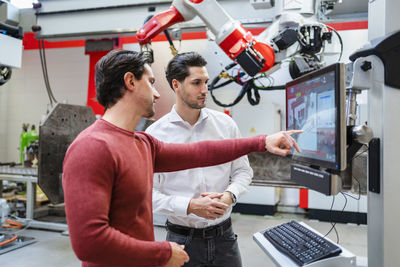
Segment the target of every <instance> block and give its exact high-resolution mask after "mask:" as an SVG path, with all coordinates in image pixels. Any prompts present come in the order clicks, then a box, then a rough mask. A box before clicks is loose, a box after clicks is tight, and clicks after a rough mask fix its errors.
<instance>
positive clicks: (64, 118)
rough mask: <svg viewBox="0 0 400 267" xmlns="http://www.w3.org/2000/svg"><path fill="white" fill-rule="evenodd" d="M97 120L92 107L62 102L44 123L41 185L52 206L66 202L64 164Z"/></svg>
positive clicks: (40, 151) (40, 167)
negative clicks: (72, 147)
mask: <svg viewBox="0 0 400 267" xmlns="http://www.w3.org/2000/svg"><path fill="white" fill-rule="evenodd" d="M95 120H96V117H95V115H94V113H93V111H92V109H91V108H90V107H85V106H78V105H69V104H60V103H58V104H57V105H56V106H55V107H54V108H53V109H52V110H51V112H50V113H49V114H48V116H47V117H46V119H45V120H44V121H43V122H42V123H41V125H40V127H39V165H38V184H39V186H40V188H41V189H42V190H43V192H44V193H45V194H46V196H47V197H48V199H49V200H50V202H51V203H53V204H59V203H63V202H64V193H63V190H62V164H63V160H64V156H65V153H66V151H67V149H68V147H69V145H70V144H71V143H72V141H73V140H74V139H75V138H76V136H77V135H78V134H79V133H80V132H81V131H82V130H84V129H85V128H87V127H88V126H89V125H91V124H92V123H93V122H94V121H95Z"/></svg>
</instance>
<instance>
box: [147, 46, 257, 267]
mask: <svg viewBox="0 0 400 267" xmlns="http://www.w3.org/2000/svg"><path fill="white" fill-rule="evenodd" d="M206 64H207V62H206V61H205V59H204V58H203V57H202V56H201V55H199V54H198V53H195V52H189V53H183V54H178V55H176V56H175V57H174V58H173V59H172V60H171V61H170V62H169V64H168V67H167V70H166V77H167V80H168V82H169V84H170V86H171V88H172V89H173V90H174V92H175V93H176V104H175V105H174V106H173V107H172V110H171V112H170V113H168V114H166V115H165V116H163V117H162V118H160V119H159V120H158V121H156V122H155V123H153V124H152V125H151V126H150V127H149V128H147V130H146V132H148V133H150V134H151V135H153V136H154V137H156V138H158V139H159V140H161V141H164V142H168V143H191V142H197V141H201V140H219V139H228V138H237V137H240V132H239V129H238V127H237V125H236V123H235V122H234V121H233V120H232V118H230V117H229V116H228V115H226V114H224V113H222V112H218V111H214V110H211V109H207V108H205V102H206V96H207V93H208V88H207V82H208V80H209V77H208V72H207V69H206V67H205V66H206ZM252 177H253V171H252V169H251V167H250V165H249V161H248V159H247V156H244V157H241V158H239V159H236V160H234V161H232V162H229V163H226V164H221V165H218V166H213V167H207V168H196V169H189V170H184V171H178V172H170V173H161V174H155V176H154V187H153V211H154V212H155V213H161V214H166V215H167V216H168V222H167V230H168V234H167V240H168V241H173V242H177V243H179V244H181V245H185V250H186V252H187V253H188V254H189V257H190V261H189V262H188V263H186V264H185V265H184V266H221V267H224V266H232V267H236V266H242V262H241V257H240V252H239V247H238V244H237V236H236V235H235V234H234V232H233V230H232V227H231V220H230V214H231V211H232V206H233V205H234V204H235V203H236V201H237V199H238V198H239V197H240V196H241V195H243V194H244V193H245V192H246V191H247V190H248V186H249V184H250V182H251V178H252Z"/></svg>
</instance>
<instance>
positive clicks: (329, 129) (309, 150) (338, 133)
mask: <svg viewBox="0 0 400 267" xmlns="http://www.w3.org/2000/svg"><path fill="white" fill-rule="evenodd" d="M344 68H345V67H344V64H342V63H336V64H333V65H330V66H328V67H325V68H323V69H320V70H317V71H314V72H311V73H309V74H306V75H304V76H301V77H299V78H297V79H295V80H293V81H291V82H289V83H287V84H286V127H287V130H303V131H304V132H303V133H301V134H298V135H294V136H293V138H294V139H295V140H296V142H297V143H298V145H299V147H300V149H301V150H302V152H301V153H298V152H297V151H295V150H294V151H293V159H294V160H297V161H300V162H304V163H307V164H308V165H310V166H317V167H322V168H326V169H329V170H335V171H340V170H344V169H345V168H346V121H345V110H346V108H345V69H344Z"/></svg>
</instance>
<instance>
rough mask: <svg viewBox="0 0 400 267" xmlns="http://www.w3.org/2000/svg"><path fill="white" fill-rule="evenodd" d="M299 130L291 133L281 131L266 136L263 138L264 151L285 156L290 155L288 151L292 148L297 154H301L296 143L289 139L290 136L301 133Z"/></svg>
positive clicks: (291, 138)
mask: <svg viewBox="0 0 400 267" xmlns="http://www.w3.org/2000/svg"><path fill="white" fill-rule="evenodd" d="M302 132H303V131H301V130H291V131H282V132H278V133H275V134H272V135H268V136H267V137H266V138H265V149H267V151H269V152H271V153H273V154H276V155H280V156H287V155H289V154H291V153H292V151H291V150H290V149H291V148H292V147H293V146H294V147H295V148H296V150H297V152H301V150H300V148H299V146H298V145H297V143H296V141H295V140H294V139H293V137H291V135H292V134H299V133H302Z"/></svg>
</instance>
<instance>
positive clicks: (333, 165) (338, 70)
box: [285, 63, 347, 171]
mask: <svg viewBox="0 0 400 267" xmlns="http://www.w3.org/2000/svg"><path fill="white" fill-rule="evenodd" d="M331 71H334V73H335V107H336V122H337V124H336V136H337V138H338V140H337V142H336V146H335V153H336V156H337V157H336V161H335V162H331V161H326V160H320V159H314V158H310V157H304V156H302V155H301V154H294V155H293V160H296V161H299V162H302V163H307V164H309V165H312V166H317V167H321V168H326V169H331V170H335V171H341V170H345V169H346V166H347V163H346V146H347V144H346V120H345V112H346V103H345V91H346V83H345V66H344V64H343V63H335V64H332V65H329V66H327V67H324V68H322V69H319V70H316V71H313V72H311V73H308V74H305V75H303V76H301V77H299V78H297V79H295V80H292V81H290V82H288V83H287V84H286V90H285V93H286V94H285V98H286V129H287V130H291V129H289V128H288V89H289V88H290V87H292V86H293V85H296V84H299V83H302V82H305V81H307V80H311V79H314V78H316V77H318V76H321V75H323V74H326V73H328V72H331Z"/></svg>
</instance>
